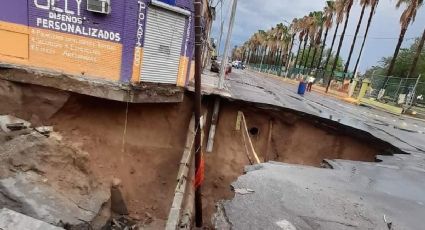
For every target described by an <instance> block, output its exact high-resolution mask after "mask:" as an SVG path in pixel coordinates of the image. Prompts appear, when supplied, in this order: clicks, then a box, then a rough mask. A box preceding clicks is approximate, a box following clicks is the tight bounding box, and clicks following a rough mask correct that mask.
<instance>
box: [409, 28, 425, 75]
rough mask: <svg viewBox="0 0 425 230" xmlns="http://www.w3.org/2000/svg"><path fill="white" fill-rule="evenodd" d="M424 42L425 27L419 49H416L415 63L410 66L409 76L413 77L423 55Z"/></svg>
mask: <svg viewBox="0 0 425 230" xmlns="http://www.w3.org/2000/svg"><path fill="white" fill-rule="evenodd" d="M424 42H425V29H424V32H423V33H422V38H421V40H420V41H419V44H418V49H417V51H416V54H415V57H414V58H413V63H412V65H411V66H410V71H409V75H408V76H407V77H408V78H413V74H414V72H415V70H416V66H417V64H418V60H419V57H420V56H421V53H422V49H423V47H424Z"/></svg>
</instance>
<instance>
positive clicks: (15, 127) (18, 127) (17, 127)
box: [6, 122, 28, 131]
mask: <svg viewBox="0 0 425 230" xmlns="http://www.w3.org/2000/svg"><path fill="white" fill-rule="evenodd" d="M6 128H8V129H9V130H10V131H18V130H22V129H26V128H28V127H27V126H25V124H24V123H22V122H16V123H10V124H6Z"/></svg>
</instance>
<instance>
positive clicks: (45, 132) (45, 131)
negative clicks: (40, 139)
mask: <svg viewBox="0 0 425 230" xmlns="http://www.w3.org/2000/svg"><path fill="white" fill-rule="evenodd" d="M34 130H35V131H37V132H39V133H40V134H42V135H44V136H46V137H49V135H50V133H51V132H53V126H40V127H36V128H34Z"/></svg>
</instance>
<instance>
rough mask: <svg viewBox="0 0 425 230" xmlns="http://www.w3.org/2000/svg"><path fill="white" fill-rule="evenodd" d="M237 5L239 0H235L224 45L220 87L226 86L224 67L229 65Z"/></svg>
mask: <svg viewBox="0 0 425 230" xmlns="http://www.w3.org/2000/svg"><path fill="white" fill-rule="evenodd" d="M237 5H238V0H233V6H232V14H231V15H230V21H229V30H228V31H227V38H226V45H225V46H224V53H223V58H222V59H221V67H220V79H219V81H218V88H219V89H223V88H224V73H225V71H224V69H225V66H226V65H227V62H228V52H229V49H230V39H231V38H232V31H233V24H234V22H235V15H236V7H237Z"/></svg>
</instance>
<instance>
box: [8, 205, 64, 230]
mask: <svg viewBox="0 0 425 230" xmlns="http://www.w3.org/2000/svg"><path fill="white" fill-rule="evenodd" d="M0 229H2V230H27V229H31V230H61V229H62V230H63V228H59V227H56V226H53V225H50V224H48V223H46V222H43V221H40V220H37V219H34V218H32V217H29V216H26V215H23V214H21V213H18V212H15V211H13V210H10V209H7V208H2V209H1V210H0Z"/></svg>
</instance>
